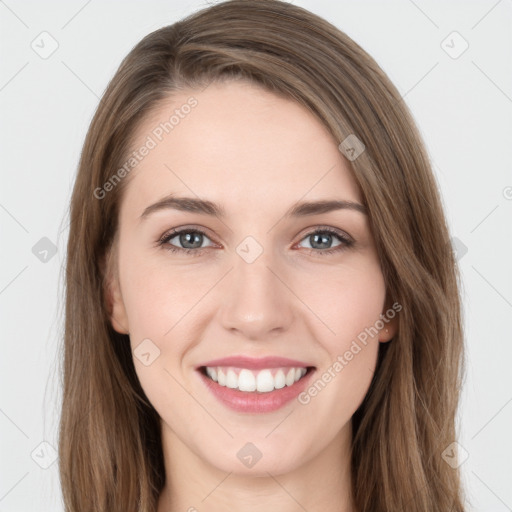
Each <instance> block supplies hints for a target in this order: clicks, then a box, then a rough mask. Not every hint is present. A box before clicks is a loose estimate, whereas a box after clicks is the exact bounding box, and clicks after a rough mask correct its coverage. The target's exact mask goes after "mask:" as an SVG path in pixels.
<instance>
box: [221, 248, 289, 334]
mask: <svg viewBox="0 0 512 512" xmlns="http://www.w3.org/2000/svg"><path fill="white" fill-rule="evenodd" d="M280 268H281V267H280V266H279V265H277V262H276V259H273V258H272V257H271V255H270V251H263V253H262V254H261V255H260V256H259V257H258V258H257V259H256V260H255V261H253V262H252V263H249V262H247V261H246V260H244V259H243V258H242V257H239V256H238V254H236V255H235V258H234V267H233V269H232V270H231V272H230V273H229V275H228V276H227V279H226V281H225V284H224V289H223V292H222V299H221V300H222V304H221V305H220V308H221V311H220V318H221V323H222V326H223V328H224V329H226V330H227V331H230V332H231V333H233V334H237V335H239V336H240V337H243V338H244V339H246V340H266V339H269V337H271V336H275V335H277V334H282V333H283V332H285V331H286V330H288V329H289V327H290V325H291V324H292V321H293V318H294V308H296V304H295V302H298V301H297V299H296V298H295V297H294V295H293V293H292V291H291V290H290V288H291V285H290V284H289V283H287V278H286V273H285V272H284V271H283V270H282V268H281V270H280Z"/></svg>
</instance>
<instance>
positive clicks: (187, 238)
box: [180, 233, 202, 249]
mask: <svg viewBox="0 0 512 512" xmlns="http://www.w3.org/2000/svg"><path fill="white" fill-rule="evenodd" d="M194 237H196V242H198V243H196V244H194V242H193V241H192V242H191V239H193V238H194ZM201 237H202V235H201V233H185V234H182V235H180V243H181V245H182V246H183V247H184V248H185V249H197V248H198V247H201V245H202V240H201ZM187 244H192V246H187Z"/></svg>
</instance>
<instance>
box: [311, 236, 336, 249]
mask: <svg viewBox="0 0 512 512" xmlns="http://www.w3.org/2000/svg"><path fill="white" fill-rule="evenodd" d="M331 237H332V235H329V234H323V235H319V234H316V235H312V238H313V240H314V242H313V243H311V242H310V243H311V247H313V248H315V249H328V248H329V245H330V241H331ZM317 242H318V243H319V244H320V245H321V246H322V247H315V245H314V244H316V243H317Z"/></svg>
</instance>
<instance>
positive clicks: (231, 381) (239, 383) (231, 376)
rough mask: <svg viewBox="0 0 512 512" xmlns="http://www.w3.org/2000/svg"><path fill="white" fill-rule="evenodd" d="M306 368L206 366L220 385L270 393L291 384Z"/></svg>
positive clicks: (210, 375)
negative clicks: (257, 368) (249, 368)
mask: <svg viewBox="0 0 512 512" xmlns="http://www.w3.org/2000/svg"><path fill="white" fill-rule="evenodd" d="M306 371H307V370H306V368H272V369H265V370H259V371H252V370H248V369H247V368H226V367H216V368H212V367H209V366H208V367H206V374H207V375H208V376H209V377H210V379H212V380H214V381H215V382H218V383H219V385H221V386H225V387H228V388H231V389H238V390H240V391H246V392H254V391H259V392H260V393H269V392H270V391H274V389H281V388H284V387H285V386H291V385H292V384H294V383H295V382H297V381H298V380H299V379H301V378H302V377H304V375H306Z"/></svg>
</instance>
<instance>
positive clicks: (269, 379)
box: [196, 356, 316, 413]
mask: <svg viewBox="0 0 512 512" xmlns="http://www.w3.org/2000/svg"><path fill="white" fill-rule="evenodd" d="M196 370H197V371H198V374H199V376H200V378H201V381H202V382H203V384H204V385H205V387H206V389H207V390H208V391H209V392H210V393H211V394H212V395H213V396H214V397H215V398H216V399H217V400H218V401H219V402H220V403H221V404H223V405H224V406H226V407H228V408H229V409H231V410H234V411H236V412H239V413H240V412H242V413H268V412H272V411H276V410H278V409H280V408H282V407H284V406H285V405H286V404H288V403H290V402H291V401H292V400H293V399H294V398H296V397H297V396H298V395H299V394H300V393H301V392H302V391H304V389H305V388H306V387H307V386H308V382H309V381H311V378H312V376H313V375H314V373H315V370H316V367H315V366H310V365H308V364H307V363H304V362H302V361H297V360H292V359H287V358H282V357H264V358H249V357H245V356H238V357H227V358H223V359H216V360H214V361H208V362H207V363H203V365H201V366H198V367H196Z"/></svg>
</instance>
